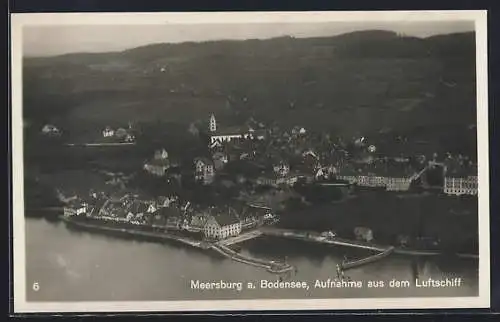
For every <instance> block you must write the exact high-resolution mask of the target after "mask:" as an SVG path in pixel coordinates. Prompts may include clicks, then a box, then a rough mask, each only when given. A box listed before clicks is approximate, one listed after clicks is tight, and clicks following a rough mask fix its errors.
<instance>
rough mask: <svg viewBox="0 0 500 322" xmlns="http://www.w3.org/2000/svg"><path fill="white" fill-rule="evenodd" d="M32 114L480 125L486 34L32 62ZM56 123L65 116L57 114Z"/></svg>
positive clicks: (27, 80) (27, 78) (375, 36)
mask: <svg viewBox="0 0 500 322" xmlns="http://www.w3.org/2000/svg"><path fill="white" fill-rule="evenodd" d="M23 93H24V111H25V116H26V117H27V118H29V119H30V120H33V121H38V122H47V121H54V122H60V123H63V124H64V125H65V126H67V127H70V128H72V129H76V128H78V127H79V126H80V127H83V126H87V125H88V124H95V125H96V126H101V125H103V124H113V123H120V122H128V121H129V120H133V119H135V120H137V121H145V122H148V121H157V120H165V121H182V122H190V121H194V120H196V119H203V120H205V119H206V118H207V117H208V115H209V113H211V112H215V113H217V115H218V116H220V118H221V119H223V120H224V121H225V122H231V121H233V120H234V121H236V119H238V118H244V117H247V116H248V115H255V116H257V117H258V118H261V119H267V120H275V121H277V122H281V123H283V124H286V125H294V124H297V125H302V126H307V127H312V126H314V127H315V128H328V129H335V130H337V131H339V132H343V133H346V134H347V133H353V132H358V133H359V132H364V131H378V130H380V129H386V130H401V129H403V130H413V129H415V128H418V129H425V128H434V129H435V128H441V127H453V126H458V127H467V126H470V125H471V124H474V123H475V116H476V112H475V108H476V85H475V36H474V33H460V34H450V35H441V36H434V37H429V38H413V37H406V36H401V35H398V34H396V33H393V32H388V31H378V30H374V31H363V32H353V33H348V34H343V35H340V36H335V37H324V38H293V37H281V38H274V39H268V40H245V41H211V42H203V43H189V42H187V43H181V44H153V45H148V46H144V47H139V48H134V49H130V50H125V51H122V52H112V53H100V54H85V53H81V54H69V55H63V56H56V57H48V58H26V59H25V60H24V88H23ZM54 118H55V119H54Z"/></svg>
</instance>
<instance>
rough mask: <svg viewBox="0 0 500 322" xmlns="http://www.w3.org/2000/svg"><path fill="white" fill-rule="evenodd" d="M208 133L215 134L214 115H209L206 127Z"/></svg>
mask: <svg viewBox="0 0 500 322" xmlns="http://www.w3.org/2000/svg"><path fill="white" fill-rule="evenodd" d="M208 127H209V128H208V129H209V130H210V133H215V132H216V131H217V121H216V120H215V115H213V114H212V115H210V122H209V125H208Z"/></svg>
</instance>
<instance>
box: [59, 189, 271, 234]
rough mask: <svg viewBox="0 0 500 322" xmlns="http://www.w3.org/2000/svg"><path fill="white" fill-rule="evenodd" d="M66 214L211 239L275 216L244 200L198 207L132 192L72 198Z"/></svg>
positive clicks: (267, 221)
mask: <svg viewBox="0 0 500 322" xmlns="http://www.w3.org/2000/svg"><path fill="white" fill-rule="evenodd" d="M64 216H66V217H73V216H84V217H89V218H93V219H99V220H102V221H106V222H111V223H117V224H119V223H121V224H127V225H135V226H137V227H147V228H153V229H160V230H175V231H186V232H191V233H199V234H200V235H201V236H202V237H203V238H205V239H208V240H220V239H225V238H228V237H232V236H237V235H239V234H240V233H241V232H242V231H243V230H245V229H250V228H255V227H257V226H260V225H263V224H265V223H269V222H273V221H275V220H276V217H275V215H273V214H272V213H271V209H269V208H267V207H262V206H255V205H246V204H242V203H241V204H233V205H224V206H210V207H199V206H196V205H191V203H190V202H185V203H183V202H180V201H179V198H178V197H177V196H170V197H159V198H157V199H156V200H140V199H138V198H137V197H136V196H129V195H125V196H122V197H120V198H111V197H107V196H104V195H97V194H93V195H91V197H90V198H88V199H87V200H82V199H80V198H78V199H74V200H71V202H70V203H68V205H66V206H65V208H64Z"/></svg>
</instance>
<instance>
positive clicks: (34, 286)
mask: <svg viewBox="0 0 500 322" xmlns="http://www.w3.org/2000/svg"><path fill="white" fill-rule="evenodd" d="M39 289H40V285H38V283H33V291H35V292H36V291H38V290H39Z"/></svg>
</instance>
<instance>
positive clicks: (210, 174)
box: [194, 158, 215, 184]
mask: <svg viewBox="0 0 500 322" xmlns="http://www.w3.org/2000/svg"><path fill="white" fill-rule="evenodd" d="M194 167H195V170H194V178H195V180H197V181H201V182H202V183H203V184H210V183H212V182H213V180H214V176H215V169H214V163H213V162H212V160H209V159H207V158H196V159H195V160H194Z"/></svg>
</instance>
